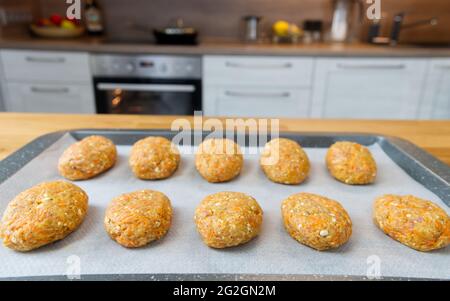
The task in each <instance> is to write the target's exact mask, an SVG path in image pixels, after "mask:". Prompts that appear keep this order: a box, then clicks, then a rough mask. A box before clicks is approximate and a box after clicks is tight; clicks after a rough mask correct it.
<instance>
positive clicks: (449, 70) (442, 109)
mask: <svg viewBox="0 0 450 301" xmlns="http://www.w3.org/2000/svg"><path fill="white" fill-rule="evenodd" d="M420 118H424V119H450V59H433V60H431V63H430V66H429V70H428V77H427V81H426V85H425V91H424V94H423V99H422V104H421V110H420Z"/></svg>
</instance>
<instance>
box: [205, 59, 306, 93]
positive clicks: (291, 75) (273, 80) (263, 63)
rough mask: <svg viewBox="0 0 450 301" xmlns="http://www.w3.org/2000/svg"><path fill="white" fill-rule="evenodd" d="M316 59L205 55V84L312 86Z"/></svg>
mask: <svg viewBox="0 0 450 301" xmlns="http://www.w3.org/2000/svg"><path fill="white" fill-rule="evenodd" d="M313 68H314V59H313V58H296V57H273V56H272V57H268V56H232V55H230V56H205V57H204V58H203V76H204V83H205V85H207V86H209V85H233V86H238V85H261V86H271V87H294V86H295V87H311V81H312V75H313Z"/></svg>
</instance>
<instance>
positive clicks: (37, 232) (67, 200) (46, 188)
mask: <svg viewBox="0 0 450 301" xmlns="http://www.w3.org/2000/svg"><path fill="white" fill-rule="evenodd" d="M87 210H88V196H87V195H86V193H85V192H84V191H83V190H82V189H81V188H79V187H78V186H76V185H74V184H72V183H69V182H65V181H54V182H44V183H41V184H39V185H36V186H33V187H31V188H29V189H27V190H25V191H23V192H21V193H20V194H18V195H17V196H16V197H15V198H14V199H13V200H12V201H11V202H10V203H9V204H8V207H7V208H6V211H5V213H4V215H3V219H2V222H1V225H0V237H1V238H2V239H3V244H4V245H5V246H6V247H8V248H11V249H13V250H16V251H30V250H33V249H36V248H39V247H42V246H44V245H47V244H49V243H52V242H54V241H57V240H60V239H63V238H64V237H66V236H67V235H69V234H70V233H71V232H73V231H74V230H75V229H77V228H78V226H79V225H80V224H81V223H82V221H83V220H84V217H85V216H86V212H87Z"/></svg>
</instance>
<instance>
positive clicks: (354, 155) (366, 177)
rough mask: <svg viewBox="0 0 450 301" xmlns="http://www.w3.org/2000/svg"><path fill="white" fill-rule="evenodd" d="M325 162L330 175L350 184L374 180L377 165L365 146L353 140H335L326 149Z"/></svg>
mask: <svg viewBox="0 0 450 301" xmlns="http://www.w3.org/2000/svg"><path fill="white" fill-rule="evenodd" d="M326 164H327V167H328V170H329V171H330V173H331V175H332V176H333V177H335V178H336V179H337V180H339V181H341V182H343V183H345V184H350V185H363V184H370V183H372V182H373V181H375V177H376V175H377V165H376V163H375V160H374V159H373V157H372V154H371V153H370V151H369V150H368V149H367V147H365V146H362V145H361V144H358V143H354V142H347V141H341V142H336V143H335V144H333V145H332V146H330V148H329V149H328V152H327V155H326Z"/></svg>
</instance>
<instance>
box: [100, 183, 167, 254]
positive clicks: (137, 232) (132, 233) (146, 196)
mask: <svg viewBox="0 0 450 301" xmlns="http://www.w3.org/2000/svg"><path fill="white" fill-rule="evenodd" d="M171 222H172V206H171V204H170V200H169V199H168V198H167V196H165V195H164V194H163V193H161V192H159V191H154V190H140V191H135V192H131V193H125V194H122V195H120V196H118V197H116V198H114V199H113V200H112V201H111V203H110V204H109V206H108V208H107V210H106V214H105V219H104V225H105V229H106V232H107V233H108V234H109V236H110V237H111V238H112V239H114V240H115V241H117V242H118V243H119V244H121V245H122V246H124V247H127V248H137V247H141V246H144V245H146V244H148V243H150V242H152V241H154V240H157V239H160V238H161V237H163V236H164V235H165V234H166V233H167V231H169V228H170V224H171Z"/></svg>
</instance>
